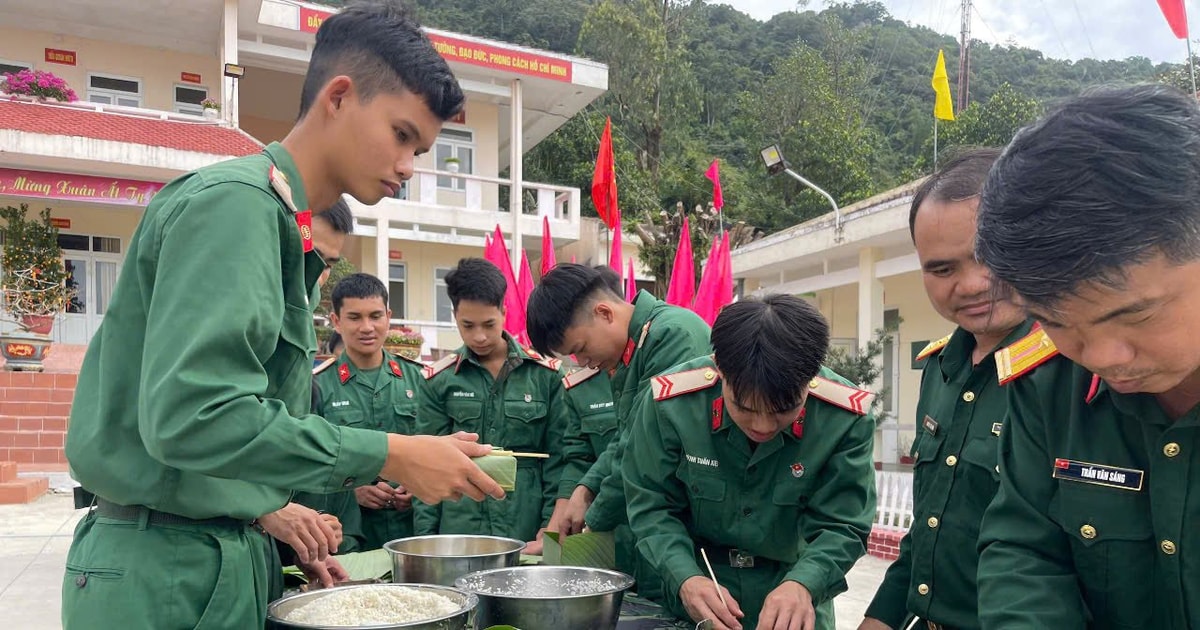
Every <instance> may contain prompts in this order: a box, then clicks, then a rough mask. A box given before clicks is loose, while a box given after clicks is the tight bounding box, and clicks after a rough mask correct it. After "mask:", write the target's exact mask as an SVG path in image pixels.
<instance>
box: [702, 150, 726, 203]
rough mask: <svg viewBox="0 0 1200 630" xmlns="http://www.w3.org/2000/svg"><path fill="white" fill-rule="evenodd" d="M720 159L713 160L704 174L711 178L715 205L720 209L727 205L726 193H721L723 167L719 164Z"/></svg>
mask: <svg viewBox="0 0 1200 630" xmlns="http://www.w3.org/2000/svg"><path fill="white" fill-rule="evenodd" d="M718 162H720V160H713V161H712V164H711V165H709V167H708V170H707V171H705V173H704V176H705V177H707V178H709V179H711V180H712V183H713V207H715V208H716V209H717V210H720V209H721V207H722V206H724V205H725V195H722V194H721V169H720V167H719V166H718Z"/></svg>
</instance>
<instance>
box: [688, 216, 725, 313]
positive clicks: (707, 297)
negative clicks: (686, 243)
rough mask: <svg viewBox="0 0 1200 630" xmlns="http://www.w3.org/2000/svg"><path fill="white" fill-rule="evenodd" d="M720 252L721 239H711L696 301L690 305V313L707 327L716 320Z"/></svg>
mask: <svg viewBox="0 0 1200 630" xmlns="http://www.w3.org/2000/svg"><path fill="white" fill-rule="evenodd" d="M720 251H721V237H720V235H718V236H716V237H714V238H713V242H712V247H710V248H709V250H708V260H706V261H705V262H704V271H703V272H702V273H701V274H700V287H699V288H698V289H697V290H696V301H695V302H694V303H693V304H692V311H694V312H695V313H696V314H697V315H699V316H700V319H703V320H704V321H705V322H706V323H708V325H709V326H711V325H712V323H713V320H715V319H716V318H717V315H716V310H717V309H716V306H715V304H716V303H717V282H718V281H717V267H718V266H719V265H720V263H719V262H717V261H719V260H720V259H721V257H720V254H719V252H720Z"/></svg>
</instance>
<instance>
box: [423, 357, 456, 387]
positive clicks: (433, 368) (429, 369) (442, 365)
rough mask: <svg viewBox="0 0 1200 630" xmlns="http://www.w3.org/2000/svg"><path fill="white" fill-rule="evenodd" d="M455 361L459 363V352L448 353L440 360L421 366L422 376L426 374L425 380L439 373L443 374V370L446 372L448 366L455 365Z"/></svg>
mask: <svg viewBox="0 0 1200 630" xmlns="http://www.w3.org/2000/svg"><path fill="white" fill-rule="evenodd" d="M455 363H458V355H457V354H448V355H446V356H444V357H442V358H441V359H440V360H438V361H435V362H433V363H431V364H429V365H426V366H425V367H423V368H421V376H424V377H425V380H427V381H428V380H429V379H431V378H433V377H435V376H437V375H438V374H441V373H442V372H444V371H445V370H446V368H448V367H450V366H452V365H454V364H455Z"/></svg>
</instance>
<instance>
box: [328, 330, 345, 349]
mask: <svg viewBox="0 0 1200 630" xmlns="http://www.w3.org/2000/svg"><path fill="white" fill-rule="evenodd" d="M344 345H346V344H345V342H343V341H342V335H341V334H340V333H338V331H336V330H335V331H333V332H332V333H330V335H329V339H326V340H325V351H326V352H328V353H329V354H338V352H337V351H336V350H335V348H337V347H338V346H344Z"/></svg>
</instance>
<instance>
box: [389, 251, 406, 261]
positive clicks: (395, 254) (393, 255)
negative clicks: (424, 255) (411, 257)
mask: <svg viewBox="0 0 1200 630" xmlns="http://www.w3.org/2000/svg"><path fill="white" fill-rule="evenodd" d="M388 260H404V252H402V251H400V250H398V249H389V250H388Z"/></svg>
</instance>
